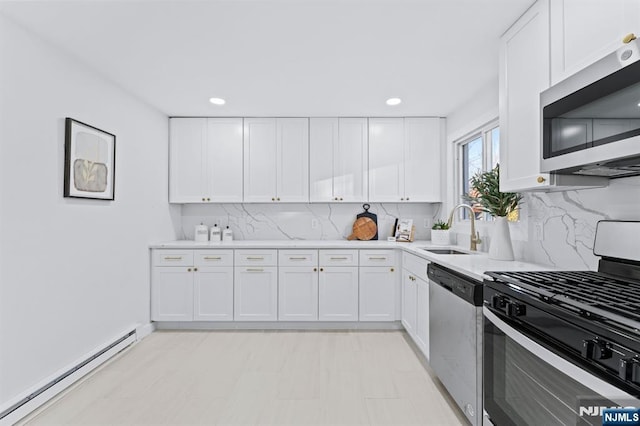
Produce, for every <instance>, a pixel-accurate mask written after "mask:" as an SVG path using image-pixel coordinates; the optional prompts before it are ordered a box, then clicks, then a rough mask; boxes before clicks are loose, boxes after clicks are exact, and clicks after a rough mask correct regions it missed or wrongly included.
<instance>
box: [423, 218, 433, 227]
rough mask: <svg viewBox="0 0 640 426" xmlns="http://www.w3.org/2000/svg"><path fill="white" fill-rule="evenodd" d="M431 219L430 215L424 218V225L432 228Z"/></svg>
mask: <svg viewBox="0 0 640 426" xmlns="http://www.w3.org/2000/svg"><path fill="white" fill-rule="evenodd" d="M431 225H432V224H431V219H429V218H428V217H427V218H425V219H424V227H425V228H427V229H429V228H431Z"/></svg>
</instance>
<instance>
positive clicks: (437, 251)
mask: <svg viewBox="0 0 640 426" xmlns="http://www.w3.org/2000/svg"><path fill="white" fill-rule="evenodd" d="M421 250H424V251H428V252H429V253H433V254H471V253H465V252H463V251H458V250H453V249H428V248H423V249H421Z"/></svg>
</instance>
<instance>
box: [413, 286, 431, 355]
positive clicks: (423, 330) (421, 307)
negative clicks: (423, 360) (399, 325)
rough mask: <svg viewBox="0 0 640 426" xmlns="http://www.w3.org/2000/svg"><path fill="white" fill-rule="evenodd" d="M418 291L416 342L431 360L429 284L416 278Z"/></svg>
mask: <svg viewBox="0 0 640 426" xmlns="http://www.w3.org/2000/svg"><path fill="white" fill-rule="evenodd" d="M414 285H416V287H417V289H416V292H417V298H416V299H417V304H416V326H415V339H414V340H415V342H416V344H417V345H418V347H419V348H420V349H421V350H422V353H424V356H426V357H427V359H429V282H428V281H425V280H423V279H421V278H416V281H415V282H414Z"/></svg>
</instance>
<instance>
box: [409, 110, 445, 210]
mask: <svg viewBox="0 0 640 426" xmlns="http://www.w3.org/2000/svg"><path fill="white" fill-rule="evenodd" d="M440 128H441V119H439V118H405V120H404V133H405V144H404V159H405V161H404V198H405V201H419V202H440V201H442V197H441V195H440V191H441V188H440V164H442V161H441V158H440V147H441V144H442V137H441V132H440Z"/></svg>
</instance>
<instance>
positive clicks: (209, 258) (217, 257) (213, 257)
mask: <svg viewBox="0 0 640 426" xmlns="http://www.w3.org/2000/svg"><path fill="white" fill-rule="evenodd" d="M204 260H222V258H221V257H220V256H205V257H204Z"/></svg>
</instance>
